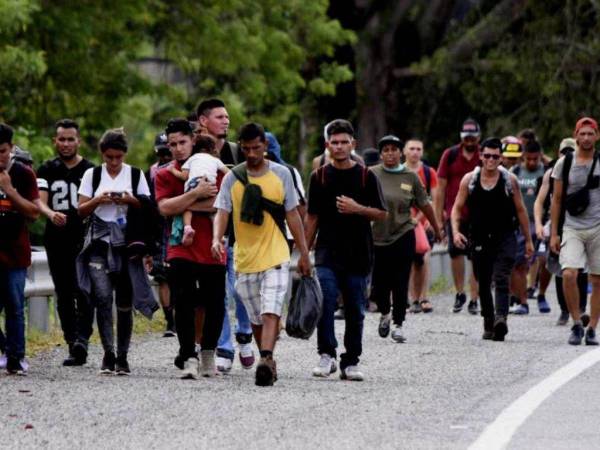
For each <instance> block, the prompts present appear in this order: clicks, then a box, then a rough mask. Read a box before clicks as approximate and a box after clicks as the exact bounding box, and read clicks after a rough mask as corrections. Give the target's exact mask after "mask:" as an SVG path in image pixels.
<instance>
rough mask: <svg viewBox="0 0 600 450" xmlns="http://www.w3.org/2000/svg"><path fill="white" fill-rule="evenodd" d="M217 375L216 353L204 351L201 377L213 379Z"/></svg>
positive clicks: (201, 360)
mask: <svg viewBox="0 0 600 450" xmlns="http://www.w3.org/2000/svg"><path fill="white" fill-rule="evenodd" d="M216 374H217V367H216V365H215V351H214V350H202V352H200V375H201V376H203V377H206V378H212V377H214V376H215V375H216Z"/></svg>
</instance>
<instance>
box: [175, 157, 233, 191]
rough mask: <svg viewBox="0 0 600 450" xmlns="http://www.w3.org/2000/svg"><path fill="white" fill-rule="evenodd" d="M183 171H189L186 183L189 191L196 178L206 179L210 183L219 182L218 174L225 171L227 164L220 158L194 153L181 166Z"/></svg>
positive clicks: (186, 188)
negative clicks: (191, 182) (190, 184)
mask: <svg viewBox="0 0 600 450" xmlns="http://www.w3.org/2000/svg"><path fill="white" fill-rule="evenodd" d="M181 168H182V169H185V170H189V171H190V173H189V176H188V179H187V181H186V182H185V190H186V191H187V190H188V187H189V183H190V181H192V180H193V179H194V178H206V179H207V180H208V181H209V182H210V183H212V184H214V183H216V182H217V172H218V171H219V170H221V171H223V169H224V168H225V164H223V161H221V160H220V159H219V158H215V157H214V156H212V155H210V154H208V153H194V154H193V155H192V156H190V157H189V158H188V160H187V161H186V162H185V163H184V164H183V166H181Z"/></svg>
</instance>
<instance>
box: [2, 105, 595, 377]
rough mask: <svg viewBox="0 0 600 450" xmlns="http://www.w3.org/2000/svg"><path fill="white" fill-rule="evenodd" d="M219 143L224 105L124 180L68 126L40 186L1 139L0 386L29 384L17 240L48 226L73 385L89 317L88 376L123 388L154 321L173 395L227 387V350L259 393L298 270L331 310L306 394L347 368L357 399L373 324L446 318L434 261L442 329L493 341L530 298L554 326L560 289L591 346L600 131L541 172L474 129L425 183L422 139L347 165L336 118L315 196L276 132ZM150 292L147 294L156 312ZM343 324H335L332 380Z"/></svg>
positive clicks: (586, 130)
mask: <svg viewBox="0 0 600 450" xmlns="http://www.w3.org/2000/svg"><path fill="white" fill-rule="evenodd" d="M229 125H230V122H229V116H228V113H227V108H226V105H225V104H224V103H223V102H222V101H221V100H218V99H208V100H203V101H202V102H200V103H199V105H198V107H197V109H196V111H195V112H194V114H192V115H191V116H190V117H187V118H175V119H171V120H170V121H169V122H168V123H167V124H166V127H165V129H164V130H163V131H161V132H160V133H159V134H158V135H157V137H156V140H155V143H154V152H155V155H156V162H155V163H154V164H153V165H152V166H151V167H150V168H149V169H148V171H147V172H146V173H144V172H143V171H142V170H141V169H140V168H136V167H133V166H131V165H129V164H127V163H126V160H127V154H128V150H129V142H128V140H127V136H126V134H125V132H124V130H122V129H111V130H108V131H106V132H105V133H104V135H103V136H102V137H101V139H100V140H99V144H98V147H99V151H100V155H101V160H102V162H101V164H100V165H98V166H95V165H94V164H93V163H92V162H91V161H88V160H87V159H85V158H83V157H82V156H81V155H80V153H79V148H80V145H81V137H80V132H79V125H78V124H77V123H76V122H75V121H73V120H69V119H62V120H59V121H58V122H57V123H56V126H55V133H54V136H53V144H54V147H55V149H56V157H55V158H54V159H51V160H49V161H44V162H42V163H41V164H39V166H37V167H36V165H37V164H34V161H32V160H31V158H29V157H28V154H27V152H24V151H23V150H21V149H20V148H19V147H18V146H17V145H15V143H14V142H13V140H14V139H13V130H12V128H11V127H10V126H8V125H6V124H0V293H1V295H0V311H3V312H4V315H5V319H6V320H5V332H2V331H0V367H2V368H5V369H6V370H7V372H8V373H9V374H20V375H25V374H26V373H27V370H28V364H27V362H26V360H25V343H26V339H25V312H24V311H25V295H24V289H25V278H26V271H27V268H28V266H29V265H30V264H31V247H30V241H29V235H28V229H27V225H28V222H31V221H34V220H37V219H38V217H39V216H40V215H43V216H45V218H46V228H45V232H44V246H45V249H46V253H47V257H48V264H49V267H50V273H51V276H52V280H53V283H54V288H55V293H56V295H55V301H56V306H57V310H58V314H59V318H60V324H61V327H62V331H63V335H64V340H65V342H66V343H67V345H68V354H67V355H66V358H65V359H64V362H63V365H64V366H67V367H68V366H82V365H85V364H86V363H87V359H88V345H89V340H90V337H91V335H92V332H93V326H92V323H93V320H94V316H95V318H96V322H97V329H98V333H99V336H100V340H101V343H102V349H103V351H104V355H103V358H102V361H101V362H100V373H102V374H105V375H110V374H117V375H130V374H131V371H132V369H131V368H130V365H129V358H128V355H129V352H130V344H131V337H132V330H133V311H134V310H135V311H137V312H138V313H139V314H141V315H143V316H145V317H147V318H152V317H153V314H154V313H155V312H156V311H157V310H158V309H159V307H162V310H163V313H164V316H165V320H166V330H165V333H164V336H165V337H172V336H177V339H178V343H179V350H178V352H177V354H176V355H175V357H174V365H175V366H176V367H177V368H178V369H179V370H180V374H181V378H184V379H196V378H198V377H202V376H204V377H212V376H215V375H216V374H218V373H222V374H226V373H227V372H229V371H230V370H231V368H232V365H233V362H234V359H235V354H236V349H237V353H238V356H239V361H240V364H241V366H242V367H243V368H244V369H251V368H254V367H255V383H256V384H257V385H259V386H270V385H273V383H275V382H276V381H277V364H276V357H275V355H276V352H275V348H276V344H277V340H278V337H279V333H280V331H281V328H282V327H281V323H282V315H284V310H285V308H284V304H285V302H286V300H287V298H288V297H289V291H290V288H291V286H290V283H291V273H290V271H291V255H292V252H293V251H295V252H297V253H298V255H299V259H298V264H297V267H296V270H297V271H298V273H299V274H300V275H301V276H305V277H309V276H313V275H314V276H315V277H316V278H317V279H318V281H319V284H320V288H321V290H322V294H323V304H322V311H321V316H320V320H319V322H318V326H317V340H316V345H317V348H316V353H317V355H318V360H317V364H316V366H315V367H314V368H313V370H312V375H313V376H315V377H329V376H330V375H332V374H333V373H335V372H336V371H338V364H339V372H340V378H341V379H345V380H351V381H362V380H363V379H364V378H365V374H364V373H363V371H362V369H361V366H360V357H361V354H362V341H363V332H364V329H363V328H364V318H365V313H366V311H367V310H376V311H378V312H379V314H380V319H379V324H378V330H377V332H378V334H379V336H381V338H387V337H388V336H390V335H391V338H392V339H393V341H395V342H397V343H403V342H405V341H406V337H405V333H404V332H403V326H404V325H405V322H406V320H407V312H409V313H413V314H416V313H431V312H432V311H433V310H434V307H435V308H440V307H441V305H434V304H433V303H432V302H431V301H430V299H429V298H428V289H427V286H428V284H429V280H428V277H429V259H430V256H429V254H430V252H431V249H432V248H433V246H434V245H435V243H447V245H448V253H449V256H450V258H451V269H452V279H453V282H454V288H455V290H456V297H455V300H454V304H453V306H452V310H453V312H454V313H459V312H461V311H462V309H463V308H464V306H465V305H467V311H468V312H469V313H471V314H473V315H475V314H478V313H480V314H481V316H482V318H483V334H482V338H483V339H485V340H494V341H503V340H504V339H505V336H506V335H507V334H508V332H509V327H508V317H509V313H514V314H516V315H526V314H529V300H531V299H535V300H537V307H538V310H539V312H540V313H542V314H547V313H550V312H551V306H550V303H549V302H548V301H547V299H546V289H547V288H548V286H549V284H550V281H551V277H552V275H554V276H555V277H556V288H557V296H558V301H559V306H560V315H559V318H558V321H557V324H558V325H566V324H567V323H568V321H569V316H570V317H571V318H572V319H573V326H572V329H571V334H570V336H569V339H568V343H569V344H572V345H579V344H581V343H582V342H585V344H587V345H598V340H597V338H596V332H595V330H596V326H597V324H598V319H599V318H600V265H599V262H600V182H599V180H600V165H599V164H598V163H597V159H598V155H597V153H596V150H595V143H596V141H597V140H598V137H599V130H598V125H597V123H596V121H595V120H594V119H592V118H590V117H584V118H582V119H580V120H578V121H577V123H576V125H575V129H574V132H573V137H569V138H565V139H564V140H563V141H562V142H561V143H560V145H557V155H556V159H552V158H550V157H549V156H548V155H546V154H544V152H543V150H542V146H541V144H540V142H539V140H538V138H537V136H536V135H535V132H534V131H533V130H531V129H526V130H523V131H522V132H520V133H519V134H518V135H517V136H506V137H503V138H497V137H487V138H486V139H482V133H481V129H480V126H479V124H478V123H477V121H475V120H473V119H467V120H466V121H465V122H464V123H463V125H462V128H461V130H460V142H459V143H458V144H456V145H453V146H451V147H449V148H448V149H446V150H445V151H444V152H443V153H442V156H441V160H440V163H439V166H438V168H437V170H436V169H434V168H433V167H431V166H430V165H429V164H428V163H427V162H426V161H425V160H424V154H425V148H424V141H423V139H421V138H417V137H411V138H410V139H408V140H407V141H406V142H403V141H402V140H401V139H400V138H399V137H397V136H394V135H387V136H383V137H382V138H381V139H380V140H379V142H378V143H377V148H376V149H369V150H365V151H363V152H357V148H356V145H357V143H356V136H355V131H354V128H353V126H352V124H351V123H350V122H349V121H347V120H343V119H337V120H334V121H332V122H330V123H328V124H327V125H326V126H325V128H324V136H323V141H324V148H323V153H322V154H321V155H318V156H317V157H315V159H314V161H313V171H312V173H311V175H310V179H309V180H308V192H307V193H306V192H305V190H304V185H303V182H302V177H301V175H300V173H299V172H298V170H297V169H296V168H294V167H293V166H292V165H290V164H287V163H286V162H285V161H284V159H283V156H282V152H281V146H280V144H279V142H278V141H277V138H276V137H275V136H274V135H273V134H272V133H269V132H267V131H265V129H264V128H263V126H261V125H260V124H258V123H247V124H245V125H243V126H242V127H241V128H240V129H239V132H238V142H231V141H228V140H227V136H228V131H229ZM35 163H38V162H37V161H36V162H35ZM310 252H314V254H313V255H314V257H313V258H311V255H310ZM469 261H470V262H472V269H471V270H467V269H468V268H469V265H470V262H469ZM313 266H314V267H313ZM148 275H150V276H151V277H153V278H154V281H155V282H156V284H157V285H158V303H157V301H156V299H155V297H154V293H153V290H152V288H151V285H150V281H149V276H148ZM588 283H589V284H590V285H591V301H590V303H591V313H590V314H587V313H586V306H587V296H588ZM467 286H468V288H467ZM467 291H468V292H467ZM492 291H494V293H492ZM467 294H468V297H467ZM467 301H468V303H467ZM230 304H231V306H235V307H234V311H235V319H236V320H235V327H234V326H233V323H232V322H231V320H232V318H231V317H230V315H229V314H228V311H229V305H230ZM159 305H160V306H159ZM114 310H116V314H115V313H114ZM336 311H337V312H336ZM115 317H116V327H115V324H114V323H113V322H114V320H115ZM337 317H342V318H343V320H344V322H345V329H344V341H343V347H344V351H343V352H342V353H341V354H340V355H339V361H338V346H339V345H338V342H337V340H336V334H335V324H336V320H335V319H336V318H337ZM115 328H116V338H115V331H114V330H115ZM234 337H235V343H234ZM253 341H254V343H253ZM236 344H237V345H236ZM255 346H256V350H257V355H255V350H254V349H255ZM236 347H237V348H236ZM257 359H258V361H257ZM284 370H285V369H284Z"/></svg>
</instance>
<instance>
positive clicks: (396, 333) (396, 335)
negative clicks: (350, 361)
mask: <svg viewBox="0 0 600 450" xmlns="http://www.w3.org/2000/svg"><path fill="white" fill-rule="evenodd" d="M392 339H393V340H394V342H398V343H399V344H402V343H404V342H406V338H405V337H404V336H403V335H402V326H401V325H396V328H394V329H393V330H392ZM348 367H351V366H348Z"/></svg>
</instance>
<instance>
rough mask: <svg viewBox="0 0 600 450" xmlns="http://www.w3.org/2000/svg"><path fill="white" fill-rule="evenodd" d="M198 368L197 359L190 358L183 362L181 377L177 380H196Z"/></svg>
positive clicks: (198, 362)
mask: <svg viewBox="0 0 600 450" xmlns="http://www.w3.org/2000/svg"><path fill="white" fill-rule="evenodd" d="M199 368H200V361H198V358H196V357H194V356H192V357H191V358H188V359H186V360H185V361H184V363H183V369H182V370H181V376H180V377H179V378H181V379H182V380H197V379H198V371H199Z"/></svg>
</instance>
